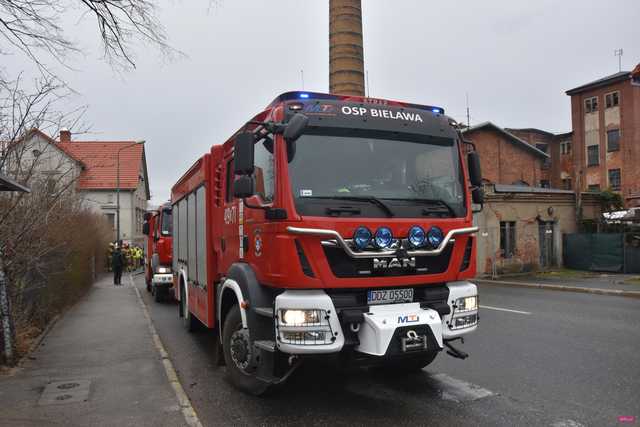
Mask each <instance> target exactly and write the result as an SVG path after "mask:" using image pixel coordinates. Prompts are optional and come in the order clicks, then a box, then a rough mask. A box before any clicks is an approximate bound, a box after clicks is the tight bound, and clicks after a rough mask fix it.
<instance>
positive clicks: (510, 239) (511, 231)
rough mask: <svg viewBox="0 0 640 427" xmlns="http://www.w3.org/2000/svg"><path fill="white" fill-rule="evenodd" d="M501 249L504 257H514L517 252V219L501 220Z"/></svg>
mask: <svg viewBox="0 0 640 427" xmlns="http://www.w3.org/2000/svg"><path fill="white" fill-rule="evenodd" d="M500 251H501V252H502V257H503V258H513V255H514V254H515V253H516V223H515V221H500Z"/></svg>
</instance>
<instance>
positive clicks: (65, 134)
mask: <svg viewBox="0 0 640 427" xmlns="http://www.w3.org/2000/svg"><path fill="white" fill-rule="evenodd" d="M69 142H71V131H70V130H69V129H67V128H62V129H60V144H65V143H69Z"/></svg>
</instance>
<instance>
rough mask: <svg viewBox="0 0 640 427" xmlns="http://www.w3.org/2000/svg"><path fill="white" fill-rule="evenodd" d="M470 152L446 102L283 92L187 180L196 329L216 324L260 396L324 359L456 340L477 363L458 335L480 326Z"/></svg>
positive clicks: (399, 356) (187, 310)
mask: <svg viewBox="0 0 640 427" xmlns="http://www.w3.org/2000/svg"><path fill="white" fill-rule="evenodd" d="M469 145H470V144H465V142H464V141H463V140H462V138H461V136H460V134H459V133H458V132H457V130H456V123H455V122H454V121H453V120H452V119H451V118H449V117H447V116H446V115H445V114H444V110H443V109H442V108H439V107H432V106H425V105H415V104H408V103H402V102H396V101H388V100H381V99H369V98H361V97H353V96H336V95H329V94H322V93H309V92H288V93H285V94H282V95H280V96H278V97H277V98H276V99H275V100H274V101H273V102H272V103H271V104H270V105H269V106H268V107H267V108H266V109H265V110H264V111H263V112H261V113H259V114H258V115H257V116H255V117H254V118H253V119H251V120H250V121H248V122H247V123H246V124H245V125H244V126H242V128H241V129H240V130H239V131H238V132H237V133H236V134H234V135H233V136H232V137H231V138H230V139H229V140H227V141H226V142H225V143H224V144H221V145H214V146H213V147H212V148H211V150H210V151H209V152H208V153H207V154H205V155H204V156H203V157H201V158H200V159H198V160H197V161H196V162H195V164H194V165H193V166H192V167H191V168H190V169H189V170H188V171H187V172H186V173H185V174H184V175H183V176H182V177H181V178H180V180H179V181H178V182H177V183H176V184H175V185H174V187H173V188H172V196H171V203H172V206H173V221H174V225H173V230H174V233H175V239H174V245H173V251H174V255H173V271H174V289H175V291H176V298H177V299H178V300H179V301H180V304H179V312H180V316H181V317H182V319H183V323H184V325H185V327H186V329H187V330H193V329H194V328H196V327H198V325H200V324H201V325H204V326H206V327H207V328H210V329H212V330H213V331H215V332H216V333H217V334H218V336H219V343H220V345H221V349H220V351H221V352H222V354H223V356H224V363H225V364H226V366H227V373H228V375H229V376H230V379H231V381H232V382H233V383H234V384H235V385H236V386H237V387H239V388H241V389H243V390H245V391H248V392H250V393H254V394H260V393H262V392H264V391H266V390H267V389H268V388H269V386H270V385H272V384H277V383H280V382H282V381H284V380H285V379H286V378H287V377H288V376H289V375H290V374H291V373H292V372H293V371H294V369H295V368H296V367H297V366H299V364H300V363H302V362H303V361H304V360H306V359H308V358H312V357H315V358H317V357H325V358H333V359H337V360H338V361H339V362H340V363H347V362H349V363H356V364H362V365H368V366H373V365H381V366H383V367H385V368H387V369H393V370H396V371H398V372H403V371H404V372H406V371H410V370H418V369H421V368H422V367H424V366H426V365H428V364H429V363H431V362H432V361H433V360H434V358H435V357H436V355H437V354H438V353H439V352H440V351H441V350H442V349H444V348H445V347H446V348H447V353H449V354H450V355H452V356H454V357H459V358H465V357H466V356H467V355H466V353H464V352H463V351H461V350H459V349H457V348H455V347H454V346H453V344H452V342H453V341H454V340H458V339H461V338H462V336H464V335H465V334H468V333H470V332H473V331H474V330H475V329H476V328H477V324H478V300H477V289H476V286H475V285H474V284H472V283H470V282H469V281H468V280H469V279H471V278H473V277H474V275H475V271H476V265H475V251H476V249H475V248H476V243H475V237H474V234H475V233H476V232H477V227H474V226H473V221H472V209H473V207H474V206H475V207H480V208H481V206H482V201H483V194H482V190H481V188H480V187H481V175H480V163H479V158H478V155H477V153H476V152H475V150H473V149H472V148H470V147H469ZM465 164H467V165H468V166H467V167H465V166H464V165H465ZM472 202H473V204H472Z"/></svg>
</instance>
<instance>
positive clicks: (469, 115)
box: [466, 92, 471, 128]
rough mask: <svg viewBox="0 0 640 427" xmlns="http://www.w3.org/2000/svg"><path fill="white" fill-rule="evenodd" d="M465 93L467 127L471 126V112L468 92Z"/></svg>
mask: <svg viewBox="0 0 640 427" xmlns="http://www.w3.org/2000/svg"><path fill="white" fill-rule="evenodd" d="M466 95H467V128H470V127H471V114H470V113H469V92H467V93H466Z"/></svg>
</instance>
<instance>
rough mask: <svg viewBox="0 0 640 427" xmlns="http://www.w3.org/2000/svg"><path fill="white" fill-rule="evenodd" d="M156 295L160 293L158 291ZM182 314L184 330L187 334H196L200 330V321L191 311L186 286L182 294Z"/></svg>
mask: <svg viewBox="0 0 640 427" xmlns="http://www.w3.org/2000/svg"><path fill="white" fill-rule="evenodd" d="M156 293H158V291H157V290H156ZM180 312H181V313H182V326H184V329H185V330H186V331H187V332H195V331H196V330H197V329H198V319H196V318H195V317H193V314H191V312H190V311H189V301H187V293H186V292H185V289H184V284H183V285H182V291H181V294H180Z"/></svg>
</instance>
